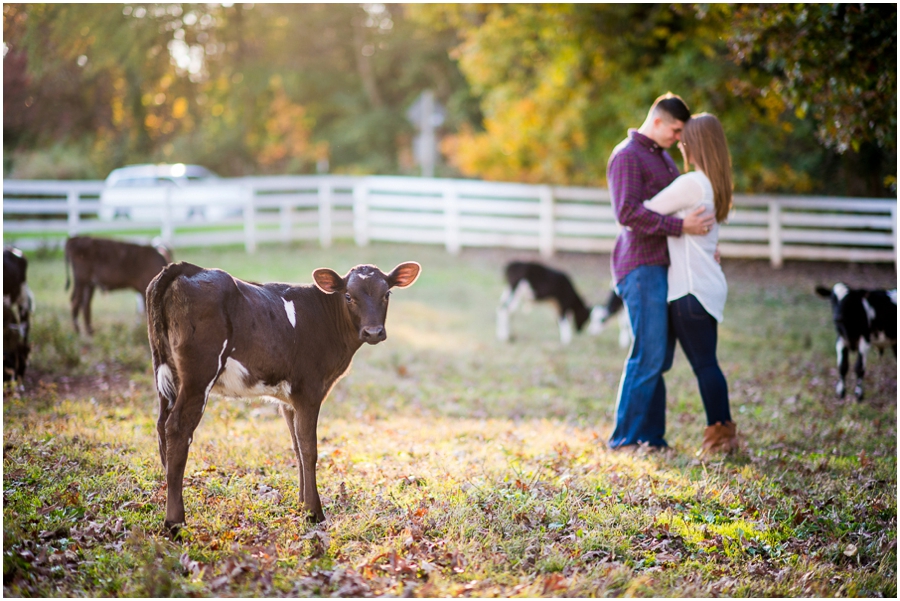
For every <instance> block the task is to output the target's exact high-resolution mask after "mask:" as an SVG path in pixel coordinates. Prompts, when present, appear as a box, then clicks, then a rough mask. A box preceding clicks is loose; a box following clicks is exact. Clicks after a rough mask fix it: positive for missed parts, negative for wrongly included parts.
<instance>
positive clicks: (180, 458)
mask: <svg viewBox="0 0 900 601" xmlns="http://www.w3.org/2000/svg"><path fill="white" fill-rule="evenodd" d="M201 372H202V373H201ZM217 377H218V370H216V369H215V366H207V367H206V369H197V367H196V366H195V371H194V372H192V373H191V374H181V381H180V382H179V386H178V395H177V397H176V398H175V404H174V405H173V406H172V409H171V410H170V411H169V415H168V417H167V418H166V421H165V437H164V438H161V439H160V451H162V449H163V447H165V455H166V458H165V466H166V485H167V494H166V521H165V525H166V528H167V529H168V530H170V531H171V532H173V533H177V531H178V528H179V526H180V525H181V524H184V522H185V518H184V497H183V495H182V489H183V486H184V469H185V465H186V464H187V457H188V450H189V448H190V446H191V442H193V436H194V430H195V429H196V428H197V425H198V424H199V423H200V418H202V417H203V411H204V409H205V408H206V400H207V397H208V390H209V389H210V388H212V386H211V384H212V383H213V382H214V381H215V379H216V378H217ZM160 409H161V410H162V402H160Z"/></svg>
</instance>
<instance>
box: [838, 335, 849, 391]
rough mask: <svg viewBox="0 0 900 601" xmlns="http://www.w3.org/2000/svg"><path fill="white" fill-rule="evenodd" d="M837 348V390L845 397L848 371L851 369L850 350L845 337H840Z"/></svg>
mask: <svg viewBox="0 0 900 601" xmlns="http://www.w3.org/2000/svg"><path fill="white" fill-rule="evenodd" d="M836 349H837V364H838V373H839V379H838V383H837V386H836V387H835V392H837V395H838V396H839V397H841V398H844V394H845V393H846V391H847V385H846V381H847V372H848V371H850V351H849V350H848V349H847V345H846V343H844V339H843V338H838V340H837V344H836Z"/></svg>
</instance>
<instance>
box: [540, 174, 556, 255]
mask: <svg viewBox="0 0 900 601" xmlns="http://www.w3.org/2000/svg"><path fill="white" fill-rule="evenodd" d="M538 194H539V199H540V208H539V210H538V250H540V252H541V256H542V257H551V256H553V213H554V211H553V190H552V189H551V188H550V186H541V187H540V189H539V192H538Z"/></svg>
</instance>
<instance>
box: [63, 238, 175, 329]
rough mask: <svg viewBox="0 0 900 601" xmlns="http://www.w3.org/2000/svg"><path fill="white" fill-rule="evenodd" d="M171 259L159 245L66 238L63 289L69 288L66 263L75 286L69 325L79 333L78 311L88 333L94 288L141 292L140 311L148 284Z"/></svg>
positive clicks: (168, 252) (167, 250)
mask: <svg viewBox="0 0 900 601" xmlns="http://www.w3.org/2000/svg"><path fill="white" fill-rule="evenodd" d="M171 262H172V255H171V252H170V251H169V249H167V248H166V247H165V246H163V245H162V244H157V245H154V246H142V245H140V244H132V243H130V242H120V241H118V240H109V239H106V238H91V237H89V236H74V237H72V238H69V239H68V240H67V241H66V290H68V289H69V266H70V265H71V267H72V277H73V279H74V280H75V286H74V288H73V289H72V299H71V303H72V324H73V325H74V326H75V331H76V332H78V331H79V330H78V314H79V313H82V315H83V318H84V329H85V331H86V332H87V333H88V334H89V335H90V334H93V333H94V330H93V328H92V327H91V299H92V298H93V296H94V289H95V288H100V289H101V290H105V291H110V290H123V289H127V288H130V289H132V290H135V291H136V292H139V293H140V297H139V299H138V307H139V311H141V312H143V308H144V300H145V295H146V293H147V286H148V285H149V284H150V281H151V280H152V279H153V278H154V277H156V274H158V273H159V272H160V271H162V269H163V267H165V266H166V265H168V264H169V263H171Z"/></svg>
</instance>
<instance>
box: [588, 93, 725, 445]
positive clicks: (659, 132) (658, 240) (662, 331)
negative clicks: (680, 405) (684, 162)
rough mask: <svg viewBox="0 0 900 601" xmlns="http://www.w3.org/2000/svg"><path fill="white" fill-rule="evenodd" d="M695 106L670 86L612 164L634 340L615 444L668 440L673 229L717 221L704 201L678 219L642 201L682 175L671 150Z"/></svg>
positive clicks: (700, 228)
mask: <svg viewBox="0 0 900 601" xmlns="http://www.w3.org/2000/svg"><path fill="white" fill-rule="evenodd" d="M690 118H691V112H690V110H689V109H688V107H687V105H686V104H685V103H684V101H683V100H682V99H681V98H679V97H678V96H675V95H674V94H672V93H668V94H665V95H663V96H660V97H659V98H657V99H656V102H654V103H653V106H652V107H651V108H650V112H649V113H648V114H647V118H646V120H645V121H644V123H643V125H641V127H640V128H638V129H637V130H634V129H631V130H629V131H628V138H626V139H625V140H624V141H622V142H621V143H620V144H619V145H618V146H616V148H615V149H614V150H613V152H612V155H611V156H610V158H609V163H608V165H607V168H606V178H607V182H608V184H609V190H610V193H611V195H612V204H613V209H614V210H615V212H616V221H618V222H619V224H620V225H621V226H622V228H621V230H620V231H619V234H618V236H617V237H616V243H615V246H614V248H613V253H612V272H613V278H614V279H615V282H616V289H617V291H618V293H619V296H621V297H622V300H623V301H624V302H625V306H626V307H627V308H628V315H629V317H630V318H631V329H632V334H633V335H634V342H633V344H632V346H631V356H630V357H629V358H628V360H627V361H626V362H625V369H624V371H623V373H622V379H621V381H620V382H619V393H618V396H617V399H616V428H615V430H614V431H613V434H612V436H611V437H610V440H609V446H610V448H613V449H616V448H619V447H623V446H632V445H637V444H641V443H645V444H649V445H650V446H651V447H659V448H662V447H666V446H668V445H667V444H666V441H665V439H664V438H663V436H664V435H665V431H666V385H665V382H664V381H663V376H662V374H663V372H665V371H666V370H668V369H669V368H670V367H671V365H672V357H673V355H674V352H675V338H674V336H670V335H669V327H668V324H669V318H668V308H667V305H666V296H667V293H668V279H667V274H668V266H669V251H668V246H667V243H666V237H667V236H681V235H682V234H683V233H687V234H692V235H701V234H703V233H705V232H706V231H708V229H709V227H711V226H712V224H713V223H714V222H715V217H714V215H713V214H712V213H707V214H705V215H703V212H704V209H703V208H702V207H701V208H699V209H697V210H696V211H694V212H693V213H691V214H690V215H688V216H687V217H685V219H683V220H682V219H679V218H677V217H671V216H666V215H660V214H659V213H654V212H653V211H649V210H647V209H645V208H644V205H643V201H644V200H648V199H650V198H652V197H653V196H655V195H656V193H657V192H659V191H660V190H662V189H663V188H665V187H666V186H668V185H669V184H670V183H672V181H673V180H674V179H675V178H676V177H678V175H680V174H679V171H678V167H677V166H676V165H675V162H674V161H673V160H672V157H670V156H669V154H668V153H667V152H666V151H665V149H666V148H669V147H670V146H672V144H675V143H676V142H678V141H679V140H680V139H681V132H682V130H683V129H684V124H685V122H686V121H687V120H688V119H690Z"/></svg>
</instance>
